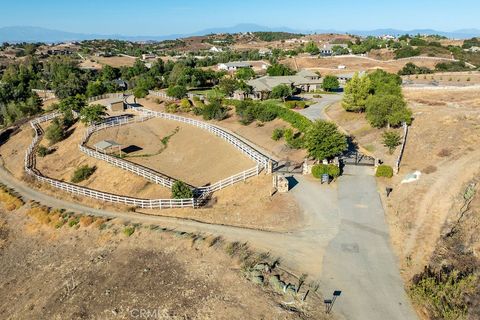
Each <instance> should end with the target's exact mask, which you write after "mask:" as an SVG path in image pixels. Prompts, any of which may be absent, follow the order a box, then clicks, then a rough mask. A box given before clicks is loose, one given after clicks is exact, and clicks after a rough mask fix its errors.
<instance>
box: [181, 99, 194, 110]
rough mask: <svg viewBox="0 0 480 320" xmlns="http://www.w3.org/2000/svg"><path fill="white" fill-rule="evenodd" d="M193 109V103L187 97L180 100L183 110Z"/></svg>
mask: <svg viewBox="0 0 480 320" xmlns="http://www.w3.org/2000/svg"><path fill="white" fill-rule="evenodd" d="M191 109H192V105H191V104H190V101H189V100H188V99H187V98H183V99H182V100H181V101H180V110H182V112H189V111H190V110H191Z"/></svg>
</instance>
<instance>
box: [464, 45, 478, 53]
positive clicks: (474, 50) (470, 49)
mask: <svg viewBox="0 0 480 320" xmlns="http://www.w3.org/2000/svg"><path fill="white" fill-rule="evenodd" d="M465 51H469V52H473V53H476V52H480V47H476V46H473V47H470V48H468V49H465Z"/></svg>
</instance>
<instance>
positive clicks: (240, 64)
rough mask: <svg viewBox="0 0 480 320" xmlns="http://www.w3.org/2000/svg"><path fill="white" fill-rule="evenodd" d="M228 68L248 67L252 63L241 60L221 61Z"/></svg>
mask: <svg viewBox="0 0 480 320" xmlns="http://www.w3.org/2000/svg"><path fill="white" fill-rule="evenodd" d="M221 64H223V65H225V66H227V67H229V68H250V67H252V64H251V63H249V62H243V61H235V62H227V63H221Z"/></svg>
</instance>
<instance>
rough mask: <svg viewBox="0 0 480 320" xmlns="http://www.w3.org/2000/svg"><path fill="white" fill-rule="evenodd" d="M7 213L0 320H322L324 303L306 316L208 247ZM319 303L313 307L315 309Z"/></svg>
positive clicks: (116, 227)
mask: <svg viewBox="0 0 480 320" xmlns="http://www.w3.org/2000/svg"><path fill="white" fill-rule="evenodd" d="M0 214H1V215H2V220H3V221H5V220H6V221H8V224H7V225H3V224H2V225H1V226H0V228H1V230H2V234H3V231H4V230H5V228H6V229H8V234H7V237H8V242H7V244H6V246H4V247H3V249H0V250H1V251H0V252H1V255H2V259H1V260H0V266H1V267H0V274H1V276H0V284H1V286H2V288H3V289H4V290H2V292H1V293H0V301H1V303H0V317H2V318H9V319H10V318H11V319H17V318H32V319H40V318H48V319H92V318H95V319H97V318H102V319H119V318H121V319H128V318H133V317H135V314H136V313H135V312H137V313H139V312H140V310H149V311H150V312H154V311H155V312H158V313H159V314H160V317H171V318H196V319H212V318H215V319H243V318H245V317H246V318H248V319H299V318H300V319H324V318H325V316H324V315H323V308H322V307H320V306H319V305H320V302H319V301H317V300H318V299H316V300H315V299H314V298H313V296H312V298H311V301H312V305H309V304H304V306H302V310H301V311H300V312H290V311H287V310H285V308H282V307H281V306H280V303H281V301H283V300H284V298H283V297H282V295H279V294H275V293H273V292H272V291H271V290H267V289H263V288H262V287H261V286H257V285H255V284H253V283H252V282H250V281H248V280H247V279H246V278H244V277H243V276H242V274H241V272H240V270H239V269H240V265H239V263H238V262H237V261H236V260H235V259H231V258H229V257H228V256H226V255H225V253H223V252H222V250H223V247H218V246H213V247H209V243H210V242H207V241H205V240H197V241H195V240H193V239H192V238H190V237H184V236H182V235H181V234H178V236H177V235H176V234H174V233H169V232H163V231H162V230H161V229H156V230H150V228H142V227H141V226H137V227H136V228H135V231H134V233H133V235H131V236H130V237H128V236H126V235H125V234H124V232H123V230H124V226H123V225H122V224H120V223H117V224H111V223H109V224H108V225H107V227H106V228H104V229H103V230H101V229H99V228H98V226H96V225H95V224H91V225H90V226H88V227H83V226H81V227H79V228H77V227H71V228H69V227H68V225H64V226H63V227H62V228H60V229H53V228H51V227H46V226H42V225H39V224H38V223H36V222H35V221H34V220H32V219H30V218H26V217H25V216H24V215H23V214H22V213H18V212H17V213H14V214H9V215H4V214H3V213H0ZM315 305H316V306H315Z"/></svg>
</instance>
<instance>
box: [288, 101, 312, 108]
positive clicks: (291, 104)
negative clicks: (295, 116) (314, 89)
mask: <svg viewBox="0 0 480 320" xmlns="http://www.w3.org/2000/svg"><path fill="white" fill-rule="evenodd" d="M306 105H307V104H306V103H305V101H287V102H285V106H286V107H287V108H288V109H305V106H306Z"/></svg>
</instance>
